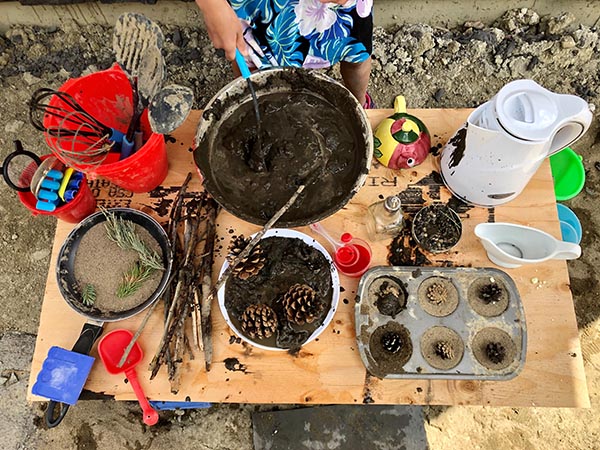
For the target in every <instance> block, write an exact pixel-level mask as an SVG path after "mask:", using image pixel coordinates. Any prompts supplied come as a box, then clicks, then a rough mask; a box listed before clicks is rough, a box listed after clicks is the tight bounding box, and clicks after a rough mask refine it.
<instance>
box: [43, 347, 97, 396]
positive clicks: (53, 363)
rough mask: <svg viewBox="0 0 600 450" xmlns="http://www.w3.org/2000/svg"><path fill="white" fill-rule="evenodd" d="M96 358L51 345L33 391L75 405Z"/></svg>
mask: <svg viewBox="0 0 600 450" xmlns="http://www.w3.org/2000/svg"><path fill="white" fill-rule="evenodd" d="M93 364H94V358H92V357H91V356H88V355H82V354H81V353H77V352H73V351H69V350H65V349H64V348H60V347H56V346H55V347H51V348H50V350H49V351H48V356H47V357H46V359H45V360H44V362H43V364H42V370H41V371H40V373H38V376H37V380H36V382H35V384H34V385H33V387H32V388H31V392H32V393H33V394H35V395H39V396H41V397H46V398H48V399H50V400H54V401H56V402H62V403H66V404H67V405H74V404H75V403H77V399H79V395H80V394H81V391H82V389H83V385H84V384H85V382H86V380H87V377H88V375H89V373H90V370H91V369H92V365H93Z"/></svg>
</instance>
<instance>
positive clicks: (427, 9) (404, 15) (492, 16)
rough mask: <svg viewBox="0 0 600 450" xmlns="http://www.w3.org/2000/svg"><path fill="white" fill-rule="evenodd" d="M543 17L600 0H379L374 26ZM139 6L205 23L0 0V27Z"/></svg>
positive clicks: (189, 7)
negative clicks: (526, 11) (524, 13)
mask: <svg viewBox="0 0 600 450" xmlns="http://www.w3.org/2000/svg"><path fill="white" fill-rule="evenodd" d="M533 7H535V10H536V12H537V13H538V14H540V16H543V15H547V14H552V15H553V16H558V15H560V13H562V12H570V13H572V14H573V15H575V17H576V19H577V21H578V22H581V23H582V24H584V25H588V26H594V25H596V24H597V23H598V21H599V20H600V2H592V1H589V0H537V1H534V0H529V1H519V0H505V1H500V0H494V1H487V2H472V1H466V0H452V1H448V0H402V1H400V0H375V4H374V8H375V25H378V26H383V27H386V26H389V25H393V24H396V23H428V24H429V25H432V26H442V27H454V26H456V25H462V24H463V23H464V22H465V21H468V20H479V21H482V22H484V23H491V22H493V21H494V20H496V19H497V18H499V17H500V16H501V15H502V14H503V13H504V12H505V11H506V10H509V9H513V8H533ZM128 11H135V12H140V13H142V14H145V15H146V16H147V17H149V18H150V19H152V20H156V21H159V22H161V23H168V24H178V25H181V26H195V25H197V26H199V27H203V26H204V24H203V22H202V18H201V15H200V12H199V11H198V8H197V7H196V4H195V3H194V2H182V1H178V0H160V1H158V2H157V3H156V4H155V5H145V4H142V3H136V2H131V3H110V4H103V3H100V2H83V1H82V3H75V4H69V5H32V6H26V5H22V4H20V3H19V2H11V1H8V2H7V1H3V2H0V32H3V33H4V32H5V31H6V30H7V29H8V28H9V27H10V26H11V25H41V26H46V27H49V26H63V25H65V24H66V23H68V22H75V23H77V24H78V25H80V26H83V25H89V24H102V25H113V24H114V23H115V22H116V20H117V17H119V15H120V14H122V13H123V12H128Z"/></svg>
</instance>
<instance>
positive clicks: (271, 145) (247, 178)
mask: <svg viewBox="0 0 600 450" xmlns="http://www.w3.org/2000/svg"><path fill="white" fill-rule="evenodd" d="M250 78H251V80H252V83H253V85H254V87H255V91H256V95H257V98H258V102H259V108H260V114H261V121H262V125H261V128H262V134H261V136H260V142H261V144H260V145H261V151H262V152H263V154H264V155H263V156H264V158H263V159H264V163H265V164H264V168H263V169H260V170H258V169H256V167H255V168H253V167H252V164H251V161H250V158H251V157H252V155H253V153H254V152H255V148H254V147H255V145H257V144H258V142H259V139H258V138H259V136H257V126H256V119H255V115H254V113H253V103H252V99H251V96H250V94H249V92H248V89H247V85H246V80H244V79H242V78H238V79H237V80H235V81H234V82H232V83H230V84H229V85H228V86H225V87H224V88H223V89H222V90H221V91H220V92H219V93H218V94H217V95H216V96H215V97H214V98H213V99H212V100H211V101H210V102H209V104H208V105H207V108H206V110H205V111H204V113H203V116H202V121H201V122H200V125H199V127H198V131H197V133H196V145H197V148H196V150H195V151H194V159H195V161H196V165H197V166H198V167H199V169H200V172H201V174H202V176H203V177H204V180H205V181H204V183H205V187H206V189H207V190H208V192H210V194H211V195H212V196H213V198H214V199H215V200H216V201H217V202H218V203H220V204H221V206H223V208H224V209H226V210H227V211H228V212H230V213H232V214H233V215H235V216H236V217H239V218H241V219H243V220H246V221H249V222H252V223H255V224H258V225H264V223H265V222H266V221H267V220H268V219H269V218H270V217H272V216H273V214H274V213H275V212H276V211H277V210H278V209H279V208H280V207H281V206H282V205H283V204H284V203H285V202H286V200H287V199H289V198H290V197H291V196H292V194H293V193H294V191H295V190H296V188H297V187H298V186H299V185H301V184H302V183H303V182H305V181H306V180H307V179H308V178H310V175H311V174H313V173H315V172H316V171H318V170H320V169H321V168H324V170H323V175H322V176H320V177H319V180H318V181H317V182H315V183H312V184H311V185H310V186H307V188H306V190H305V192H304V193H303V194H302V196H301V197H300V198H299V199H298V200H297V201H296V203H295V204H294V206H293V207H292V208H290V209H289V210H288V211H287V212H286V213H285V214H284V215H283V216H282V218H281V219H280V220H279V221H278V225H279V226H281V227H294V226H301V225H306V224H309V223H314V222H317V221H319V220H321V219H323V218H325V217H328V216H329V215H331V214H333V213H334V212H336V211H338V210H339V209H340V208H342V207H343V206H344V205H345V204H346V203H347V202H348V201H349V200H350V199H351V198H352V197H353V195H354V194H355V193H356V192H357V191H358V189H359V188H360V187H361V186H362V185H363V184H364V182H365V180H366V174H367V173H368V170H369V167H370V164H371V159H372V154H373V142H372V136H371V127H370V125H369V121H368V119H367V116H366V113H365V112H364V110H363V109H362V107H361V105H360V104H359V103H358V101H357V100H356V99H355V98H354V97H353V96H352V94H351V93H350V91H348V90H347V89H346V88H345V87H344V86H342V85H341V84H339V83H337V82H335V81H333V80H332V79H330V78H329V77H326V76H324V75H321V74H317V73H316V72H308V71H306V70H301V69H273V70H268V71H264V72H259V73H255V74H253V75H251V77H250ZM319 136H322V137H323V139H324V141H325V142H324V144H323V145H321V144H320V143H319ZM248 198H252V202H249V201H248Z"/></svg>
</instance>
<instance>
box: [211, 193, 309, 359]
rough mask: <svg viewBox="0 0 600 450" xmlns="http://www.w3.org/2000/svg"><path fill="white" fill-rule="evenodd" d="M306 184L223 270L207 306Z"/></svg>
mask: <svg viewBox="0 0 600 450" xmlns="http://www.w3.org/2000/svg"><path fill="white" fill-rule="evenodd" d="M308 184H309V183H306V184H301V185H300V186H298V189H296V192H294V194H293V195H292V196H291V197H290V199H289V200H288V201H287V202H286V204H285V205H283V206H282V207H281V208H280V209H279V211H277V212H276V213H275V215H274V216H273V217H271V219H269V221H268V222H267V223H266V224H265V225H264V227H263V228H262V230H260V231H259V232H258V233H256V234H255V235H254V237H253V238H252V240H251V241H250V242H249V243H248V244H247V245H246V247H245V248H244V250H242V252H241V253H240V254H239V255H238V256H237V257H236V258H235V259H234V260H233V261H232V262H231V263H230V264H229V266H228V267H227V269H225V272H223V273H222V274H221V276H220V277H219V279H218V280H217V282H216V283H215V286H214V287H213V288H212V290H211V292H210V294H209V295H208V298H207V299H206V302H207V303H209V304H210V303H212V300H213V298H214V297H215V295H216V294H217V292H218V291H219V289H221V287H223V285H224V284H225V283H226V282H227V280H228V279H229V277H230V276H231V273H232V272H233V269H235V266H237V265H238V264H239V263H240V261H242V260H243V259H244V258H247V257H248V255H250V253H251V252H252V249H253V248H254V247H255V246H256V244H258V241H260V240H261V238H262V237H263V236H264V235H265V233H266V232H267V231H269V230H270V229H271V227H272V226H273V225H274V224H275V222H277V221H278V220H279V219H280V218H281V216H283V215H284V214H285V213H286V211H287V210H288V209H290V208H291V207H292V205H293V204H294V203H295V202H296V200H297V199H298V196H299V195H300V194H301V193H302V191H304V189H305V188H306V186H308ZM204 351H205V352H206V349H204Z"/></svg>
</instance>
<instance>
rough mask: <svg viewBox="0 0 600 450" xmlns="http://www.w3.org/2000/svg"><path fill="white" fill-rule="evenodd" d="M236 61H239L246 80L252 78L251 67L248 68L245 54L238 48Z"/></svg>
mask: <svg viewBox="0 0 600 450" xmlns="http://www.w3.org/2000/svg"><path fill="white" fill-rule="evenodd" d="M235 62H236V63H237V65H238V67H239V69H240V72H241V73H242V77H243V78H244V80H247V79H248V78H250V69H248V64H246V60H245V59H244V55H242V54H241V53H240V51H239V50H238V49H237V48H236V49H235Z"/></svg>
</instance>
